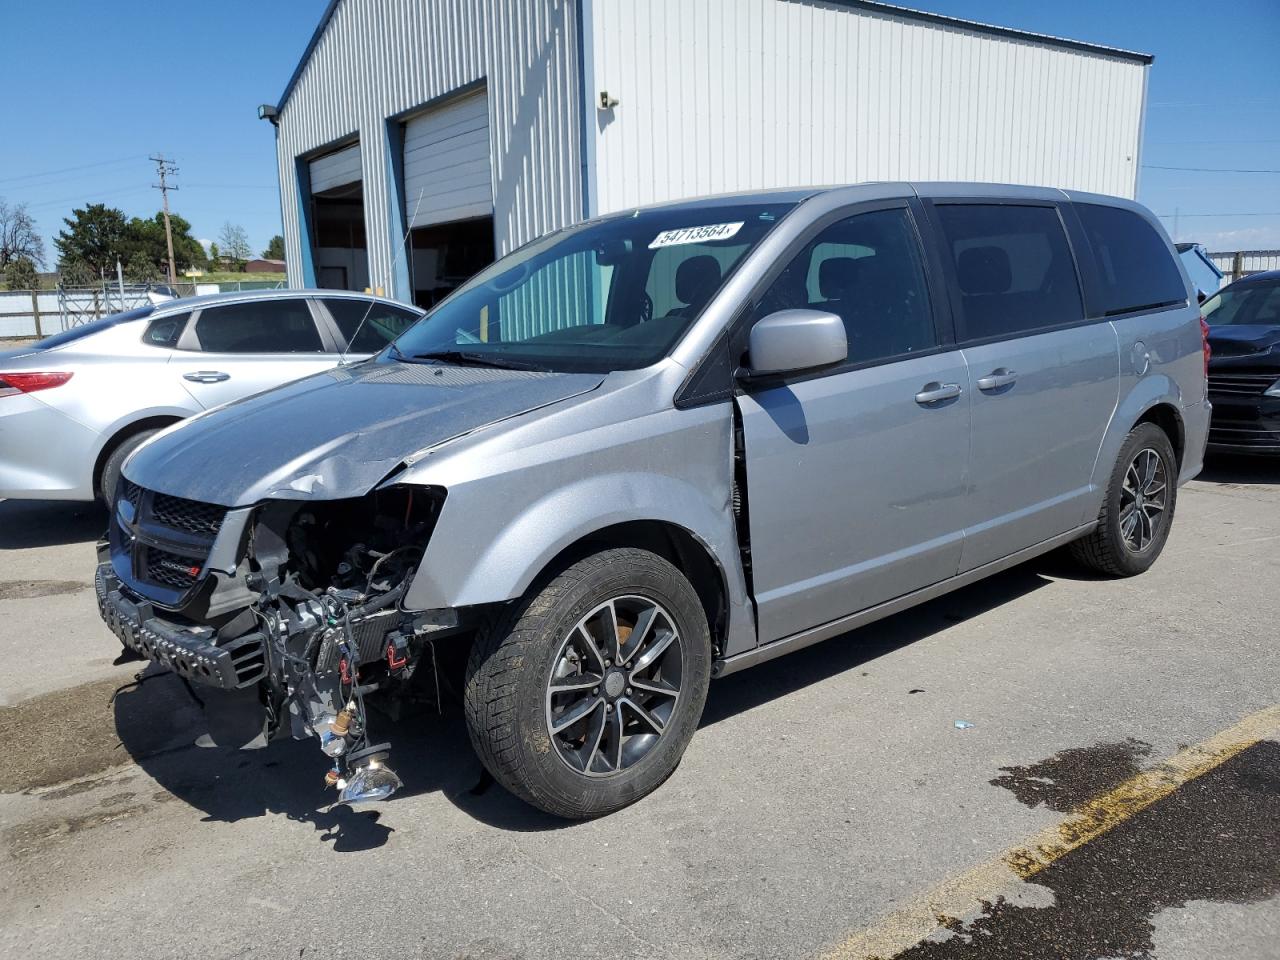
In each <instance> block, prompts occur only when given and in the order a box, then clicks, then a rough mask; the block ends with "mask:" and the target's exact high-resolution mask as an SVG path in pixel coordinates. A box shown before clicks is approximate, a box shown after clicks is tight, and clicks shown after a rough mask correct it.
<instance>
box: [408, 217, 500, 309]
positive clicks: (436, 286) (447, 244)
mask: <svg viewBox="0 0 1280 960" xmlns="http://www.w3.org/2000/svg"><path fill="white" fill-rule="evenodd" d="M409 244H410V247H411V249H412V251H413V256H412V258H411V259H410V261H409V277H410V281H411V283H412V285H413V302H414V303H416V304H417V305H418V306H420V307H422V308H424V309H426V308H430V307H433V306H435V305H436V304H437V303H439V302H440V301H441V300H443V299H444V298H445V297H447V296H448V295H449V294H450V293H452V292H453V291H454V290H456V289H457V288H458V287H459V286H461V285H462V284H463V283H465V282H466V281H467V280H468V279H470V278H471V277H473V276H475V274H477V273H479V272H480V271H481V270H483V269H484V268H485V267H487V266H488V265H489V264H491V263H493V260H494V246H493V217H477V218H476V219H474V220H459V221H456V222H454V223H437V224H433V225H432V226H429V227H416V228H415V229H414V230H412V231H411V232H410V234H409Z"/></svg>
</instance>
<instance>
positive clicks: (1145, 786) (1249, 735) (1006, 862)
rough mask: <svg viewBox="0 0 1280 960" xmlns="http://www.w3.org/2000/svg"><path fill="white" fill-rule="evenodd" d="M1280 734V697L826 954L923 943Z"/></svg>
mask: <svg viewBox="0 0 1280 960" xmlns="http://www.w3.org/2000/svg"><path fill="white" fill-rule="evenodd" d="M1277 735H1280V704H1278V705H1276V706H1273V707H1268V708H1266V709H1265V710H1259V711H1258V712H1257V713H1254V714H1250V715H1249V716H1247V717H1245V718H1244V719H1243V720H1241V721H1240V722H1239V723H1237V724H1236V725H1235V726H1233V727H1231V728H1229V729H1227V730H1223V731H1222V732H1221V733H1218V734H1215V735H1214V736H1212V737H1210V738H1209V739H1207V740H1204V741H1202V742H1201V743H1198V744H1196V745H1194V746H1191V747H1187V748H1186V749H1185V750H1181V751H1179V752H1178V753H1176V754H1174V755H1173V756H1172V757H1169V758H1168V759H1167V760H1164V761H1162V762H1161V763H1159V764H1157V765H1156V766H1154V767H1152V768H1151V769H1149V770H1145V771H1143V772H1142V773H1139V774H1137V775H1136V776H1134V777H1132V778H1130V779H1129V780H1126V781H1125V782H1124V783H1122V784H1120V785H1119V786H1118V787H1116V788H1115V789H1113V790H1110V791H1108V792H1107V793H1104V794H1102V795H1101V796H1099V797H1095V798H1094V799H1093V800H1090V801H1089V802H1088V803H1086V804H1084V806H1082V807H1081V808H1080V809H1079V810H1076V811H1075V812H1074V813H1072V814H1070V815H1069V816H1067V817H1066V818H1065V819H1063V820H1062V821H1060V822H1059V823H1057V824H1055V825H1053V826H1051V827H1048V828H1047V829H1045V830H1041V831H1040V832H1039V833H1037V834H1035V835H1034V836H1031V837H1028V838H1027V839H1026V840H1025V841H1023V842H1022V843H1019V844H1017V845H1016V846H1013V847H1010V848H1009V849H1008V850H1006V851H1004V852H1003V853H1002V854H1000V855H999V856H997V857H995V858H993V859H991V860H989V861H987V862H986V863H981V864H978V865H977V866H975V867H972V868H971V869H969V870H966V871H965V872H964V873H961V874H958V875H956V876H954V877H949V878H948V879H946V880H944V881H943V882H942V883H940V884H939V885H938V886H936V887H934V888H933V889H932V890H930V891H928V892H927V893H924V894H921V895H920V896H917V897H915V898H913V899H912V900H911V902H910V903H908V904H906V905H905V906H903V907H901V908H900V909H898V910H895V911H893V912H892V913H890V914H889V915H888V916H886V917H884V918H882V919H881V920H880V921H879V922H877V923H876V924H875V925H874V926H872V927H869V928H868V929H866V930H863V931H862V932H860V933H857V934H854V935H853V936H851V937H849V939H847V940H845V941H844V942H843V943H841V944H839V945H838V946H836V947H834V948H833V949H832V950H831V951H830V952H828V953H826V954H824V957H825V960H869V958H889V957H892V956H894V955H895V954H898V953H901V952H902V951H903V950H906V949H907V948H909V947H911V946H914V945H915V944H917V943H919V942H920V941H921V940H923V939H924V938H925V937H927V936H929V935H930V934H931V933H933V932H934V931H935V930H937V929H938V928H939V927H940V926H942V925H943V924H944V923H950V922H952V921H953V920H954V919H956V918H961V917H965V916H967V915H969V914H972V913H975V912H976V911H977V910H978V909H979V908H980V907H981V905H982V903H983V902H984V901H985V902H987V903H991V902H994V901H995V899H996V898H997V897H999V896H1005V897H1006V898H1009V899H1014V898H1016V897H1017V887H1018V885H1019V884H1020V883H1021V881H1024V880H1029V879H1031V878H1032V877H1034V876H1035V875H1036V874H1037V873H1039V872H1040V871H1042V870H1044V869H1045V868H1046V867H1048V866H1049V865H1050V864H1052V863H1053V862H1054V861H1055V860H1058V859H1060V858H1061V857H1064V856H1066V855H1067V854H1068V853H1070V852H1071V851H1072V850H1075V849H1077V848H1078V847H1081V846H1083V845H1084V844H1086V843H1088V842H1089V841H1090V840H1093V839H1094V838H1096V837H1099V836H1102V835H1103V834H1104V833H1106V832H1108V831H1109V830H1112V829H1114V828H1115V827H1117V826H1119V825H1120V824H1122V823H1124V821H1126V820H1128V819H1129V818H1130V817H1132V816H1133V815H1134V814H1136V813H1139V812H1141V811H1143V810H1145V809H1146V808H1147V807H1149V806H1151V805H1152V804H1153V803H1155V802H1156V801H1158V800H1161V799H1163V798H1164V797H1167V796H1168V795H1169V794H1171V793H1173V792H1174V791H1175V790H1177V789H1178V788H1179V787H1180V786H1182V785H1183V784H1185V783H1187V782H1189V781H1191V780H1194V779H1195V778H1196V777H1199V776H1202V775H1203V774H1206V773H1208V772H1209V771H1210V770H1212V769H1214V768H1215V767H1217V766H1219V765H1220V764H1222V763H1224V762H1226V761H1227V760H1230V759H1231V758H1232V757H1234V756H1235V755H1236V754H1238V753H1240V752H1241V751H1242V750H1246V749H1248V748H1249V747H1251V746H1253V745H1254V744H1255V743H1257V742H1258V741H1260V740H1266V739H1269V738H1273V737H1276V736H1277Z"/></svg>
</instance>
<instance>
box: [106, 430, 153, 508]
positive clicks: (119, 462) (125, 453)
mask: <svg viewBox="0 0 1280 960" xmlns="http://www.w3.org/2000/svg"><path fill="white" fill-rule="evenodd" d="M159 432H160V431H159V429H153V430H140V431H139V432H137V433H135V434H132V435H131V436H128V437H125V438H124V439H123V440H121V441H120V442H119V443H118V444H117V445H116V448H115V449H114V450H112V451H111V453H109V454H108V455H107V459H106V460H105V461H103V464H102V475H101V476H100V477H99V479H98V496H99V497H101V498H102V502H103V503H105V504H106V505H107V507H108V509H110V507H111V506H112V504H114V503H115V502H116V487H118V486H119V485H120V470H121V468H122V467H123V466H124V462H125V461H126V460H128V459H129V454H131V453H133V451H135V450H137V449H138V448H139V447H140V446H142V445H143V444H144V443H146V442H147V441H148V440H150V439H151V438H152V437H154V436H155V435H156V434H157V433H159Z"/></svg>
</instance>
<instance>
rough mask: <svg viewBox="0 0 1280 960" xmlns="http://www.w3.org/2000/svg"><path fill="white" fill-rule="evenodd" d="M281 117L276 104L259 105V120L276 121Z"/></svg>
mask: <svg viewBox="0 0 1280 960" xmlns="http://www.w3.org/2000/svg"><path fill="white" fill-rule="evenodd" d="M279 117H280V111H279V110H277V109H276V107H275V104H273V103H264V104H261V105H259V107H258V119H259V120H270V121H271V122H272V123H276V122H277V121H278V120H279Z"/></svg>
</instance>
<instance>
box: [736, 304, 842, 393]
mask: <svg viewBox="0 0 1280 960" xmlns="http://www.w3.org/2000/svg"><path fill="white" fill-rule="evenodd" d="M747 349H748V351H749V353H748V363H747V367H746V371H745V372H746V374H747V377H748V378H750V377H753V376H767V375H776V374H781V373H796V372H799V371H801V370H816V369H818V368H819V367H829V366H831V365H832V364H835V363H842V362H843V361H844V360H845V358H847V357H848V356H849V340H848V337H847V336H846V335H845V332H844V321H843V320H841V319H840V318H839V317H838V316H836V315H835V314H834V313H826V312H824V311H822V310H779V311H778V312H777V313H771V314H769V315H768V316H767V317H764V318H762V319H761V320H759V321H757V322H756V325H755V326H754V327H752V328H751V338H750V340H749V341H748V346H747Z"/></svg>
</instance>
